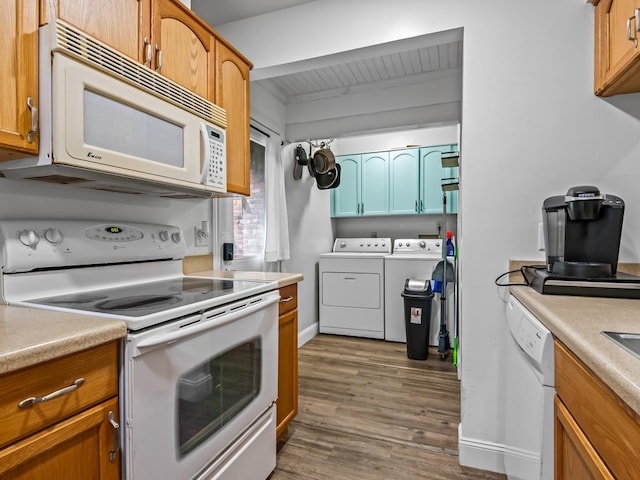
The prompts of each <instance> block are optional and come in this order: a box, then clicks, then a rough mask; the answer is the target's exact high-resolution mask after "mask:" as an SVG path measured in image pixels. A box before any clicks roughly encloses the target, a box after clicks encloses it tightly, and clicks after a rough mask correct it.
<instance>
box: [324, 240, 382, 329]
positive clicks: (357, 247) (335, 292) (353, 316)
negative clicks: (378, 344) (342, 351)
mask: <svg viewBox="0 0 640 480" xmlns="http://www.w3.org/2000/svg"><path fill="white" fill-rule="evenodd" d="M390 253H391V239H390V238H337V239H336V240H335V242H334V244H333V251H332V252H330V253H323V254H322V255H320V262H319V263H320V265H319V277H320V278H319V282H318V284H319V289H320V291H319V300H320V302H319V303H320V309H319V310H320V312H319V313H320V316H319V330H320V333H332V334H335V335H351V336H356V337H368V338H384V257H385V256H387V255H389V254H390Z"/></svg>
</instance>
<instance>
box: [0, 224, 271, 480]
mask: <svg viewBox="0 0 640 480" xmlns="http://www.w3.org/2000/svg"><path fill="white" fill-rule="evenodd" d="M0 239H1V243H0V246H1V249H2V257H1V258H2V264H1V265H2V275H0V286H1V289H0V292H1V294H2V300H3V302H4V303H8V304H9V305H19V306H26V307H30V308H40V309H48V310H59V311H65V312H73V313H79V314H84V315H86V316H87V321H90V318H91V317H92V316H101V317H107V318H114V319H119V320H123V321H124V322H126V324H127V327H128V329H129V333H128V335H127V338H126V341H125V342H124V344H123V351H124V352H123V359H122V366H121V375H120V378H121V382H120V383H121V388H120V424H121V425H123V428H122V434H121V439H122V444H123V445H124V447H123V465H122V470H123V478H126V479H130V480H131V479H133V480H139V479H157V478H176V479H177V478H189V479H198V480H206V479H213V478H215V479H218V480H236V479H238V478H256V479H265V478H267V476H268V475H269V474H270V472H271V471H272V470H273V468H274V467H275V459H276V445H275V406H274V403H275V400H276V397H277V351H278V324H277V318H278V300H279V294H278V293H277V284H276V283H275V282H252V281H237V280H229V279H222V278H203V277H193V276H185V275H183V274H182V258H183V257H184V255H185V252H186V246H185V242H184V238H183V235H182V232H181V231H180V229H179V228H177V227H175V226H170V225H152V224H144V223H131V222H100V221H90V220H89V221H71V220H5V221H0ZM71 381H73V380H71ZM62 387H63V386H62V385H61V388H62ZM81 388H82V386H80V387H79V389H81ZM73 395H74V392H73V391H70V392H69V393H67V394H65V395H61V396H60V397H59V398H56V399H53V400H50V402H57V401H60V402H64V401H69V399H68V398H67V396H73ZM28 408H32V409H33V410H34V414H37V409H38V408H39V405H38V404H37V403H36V404H34V405H30V406H28Z"/></svg>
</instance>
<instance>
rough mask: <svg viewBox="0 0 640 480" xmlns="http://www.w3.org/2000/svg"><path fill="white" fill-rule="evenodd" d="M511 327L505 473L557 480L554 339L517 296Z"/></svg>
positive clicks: (527, 479) (524, 479) (516, 478)
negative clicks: (554, 441)
mask: <svg viewBox="0 0 640 480" xmlns="http://www.w3.org/2000/svg"><path fill="white" fill-rule="evenodd" d="M507 324H508V328H509V338H508V339H507V342H506V343H507V351H506V355H505V361H506V391H505V418H504V425H505V435H504V436H505V442H504V443H505V449H504V450H505V451H504V466H505V473H506V474H507V478H509V479H510V480H534V479H535V480H553V425H554V420H553V397H554V395H555V388H554V385H555V384H554V373H553V337H552V335H551V332H550V331H549V330H548V329H547V328H546V327H545V326H544V325H543V324H542V323H541V322H540V321H539V320H538V319H537V318H535V317H534V316H533V314H532V313H531V312H529V310H527V309H526V308H525V307H524V305H522V304H521V303H520V302H519V301H518V300H516V298H515V297H513V296H509V302H508V304H507Z"/></svg>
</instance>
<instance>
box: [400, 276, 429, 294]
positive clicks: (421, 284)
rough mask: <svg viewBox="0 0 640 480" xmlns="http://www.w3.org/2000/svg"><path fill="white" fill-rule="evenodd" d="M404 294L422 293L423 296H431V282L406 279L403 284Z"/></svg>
mask: <svg viewBox="0 0 640 480" xmlns="http://www.w3.org/2000/svg"><path fill="white" fill-rule="evenodd" d="M404 291H405V293H422V294H424V295H425V296H426V295H430V294H431V280H428V279H427V280H423V279H418V278H407V279H406V280H405V282H404Z"/></svg>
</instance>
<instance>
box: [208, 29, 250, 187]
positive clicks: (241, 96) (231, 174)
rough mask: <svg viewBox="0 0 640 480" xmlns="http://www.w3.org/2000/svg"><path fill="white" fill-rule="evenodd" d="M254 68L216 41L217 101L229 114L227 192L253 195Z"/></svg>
mask: <svg viewBox="0 0 640 480" xmlns="http://www.w3.org/2000/svg"><path fill="white" fill-rule="evenodd" d="M250 68H251V65H250V64H248V63H247V62H246V61H245V59H243V58H242V57H240V56H239V55H237V54H236V53H235V52H234V51H233V50H231V49H230V48H229V47H227V46H226V45H225V44H224V43H223V42H222V41H220V40H216V85H217V87H216V100H215V103H216V104H217V105H219V106H221V107H222V108H224V109H225V110H226V111H227V191H228V192H231V193H239V194H242V195H250V193H251V191H250V190H251V184H250V180H251V177H250V161H249V70H250Z"/></svg>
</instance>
